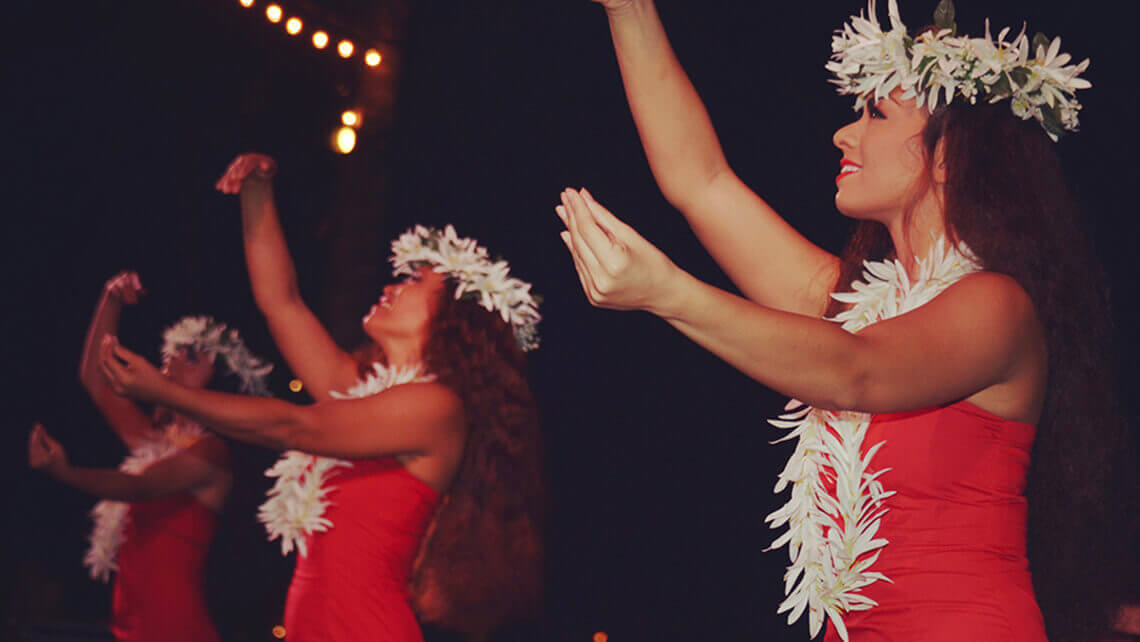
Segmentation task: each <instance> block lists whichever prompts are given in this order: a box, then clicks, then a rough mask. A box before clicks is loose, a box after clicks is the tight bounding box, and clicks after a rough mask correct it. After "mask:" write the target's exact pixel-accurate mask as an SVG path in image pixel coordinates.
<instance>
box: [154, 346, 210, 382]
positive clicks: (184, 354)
mask: <svg viewBox="0 0 1140 642" xmlns="http://www.w3.org/2000/svg"><path fill="white" fill-rule="evenodd" d="M162 374H164V375H166V378H167V379H170V380H171V381H173V382H175V383H179V384H182V385H184V386H186V387H188V388H205V387H206V384H207V383H209V382H210V379H211V378H213V376H214V360H213V359H211V358H209V357H205V356H203V355H199V354H196V353H194V352H191V351H189V350H187V349H185V348H182V349H181V350H179V351H178V352H177V353H175V355H174V356H173V357H170V358H169V359H163V360H162Z"/></svg>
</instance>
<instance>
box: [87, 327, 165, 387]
mask: <svg viewBox="0 0 1140 642" xmlns="http://www.w3.org/2000/svg"><path fill="white" fill-rule="evenodd" d="M99 365H100V366H101V367H102V369H103V376H104V377H106V378H107V383H108V384H109V385H110V386H111V389H112V390H114V391H115V392H116V393H118V394H120V395H123V396H125V397H130V398H131V399H137V400H139V401H157V398H158V395H159V393H160V392H161V390H162V387H163V386H164V385H167V384H169V383H170V381H169V380H168V379H167V378H166V377H164V376H163V374H162V373H161V372H159V370H158V368H155V367H154V366H153V365H151V363H150V362H149V361H147V360H146V359H144V358H142V357H141V356H139V355H137V354H135V353H134V352H131V351H130V350H127V349H126V348H124V347H123V346H122V345H120V344H119V340H118V339H116V338H115V337H113V336H107V337H104V339H103V345H102V346H100V347H99Z"/></svg>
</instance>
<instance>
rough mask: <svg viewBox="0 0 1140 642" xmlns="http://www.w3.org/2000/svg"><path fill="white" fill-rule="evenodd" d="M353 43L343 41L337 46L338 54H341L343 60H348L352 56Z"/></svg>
mask: <svg viewBox="0 0 1140 642" xmlns="http://www.w3.org/2000/svg"><path fill="white" fill-rule="evenodd" d="M352 50H353V46H352V42H351V41H349V40H341V41H340V44H338V45H337V46H336V52H337V53H338V54H340V57H341V58H348V57H349V56H351V55H352Z"/></svg>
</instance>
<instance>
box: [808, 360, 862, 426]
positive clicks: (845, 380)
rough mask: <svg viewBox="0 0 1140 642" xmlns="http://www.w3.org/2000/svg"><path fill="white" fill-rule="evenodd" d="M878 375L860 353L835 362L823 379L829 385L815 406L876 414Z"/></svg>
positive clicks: (823, 390)
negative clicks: (875, 392) (876, 375)
mask: <svg viewBox="0 0 1140 642" xmlns="http://www.w3.org/2000/svg"><path fill="white" fill-rule="evenodd" d="M874 375H875V370H874V368H873V367H872V365H871V363H870V360H869V359H863V358H860V357H859V355H858V351H856V354H855V355H851V356H848V357H845V358H842V359H835V360H834V361H832V365H831V366H830V367H828V369H827V370H826V376H824V377H823V380H824V381H826V384H825V385H824V386H822V387H821V390H820V394H819V395H818V397H817V398H816V399H814V400H812V401H811V404H812V405H813V406H815V407H817V408H820V409H823V410H834V411H843V410H852V411H856V412H874V411H875V409H874V405H875V404H874V396H875V394H874V389H875V383H874V382H875V376H874Z"/></svg>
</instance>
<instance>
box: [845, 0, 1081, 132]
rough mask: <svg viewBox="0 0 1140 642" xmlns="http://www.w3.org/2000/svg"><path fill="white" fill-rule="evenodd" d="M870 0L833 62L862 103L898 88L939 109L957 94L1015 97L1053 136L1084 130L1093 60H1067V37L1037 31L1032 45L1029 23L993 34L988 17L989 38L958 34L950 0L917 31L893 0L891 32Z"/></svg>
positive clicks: (1018, 110)
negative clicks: (1084, 92) (929, 26)
mask: <svg viewBox="0 0 1140 642" xmlns="http://www.w3.org/2000/svg"><path fill="white" fill-rule="evenodd" d="M868 2H869V4H868V5H867V15H866V17H864V15H863V14H862V13H860V14H859V15H858V16H852V17H851V21H850V22H849V23H848V24H845V25H843V29H841V30H839V31H836V32H835V36H834V37H833V38H832V40H831V51H832V55H831V62H829V63H827V70H828V71H830V72H832V73H834V74H835V76H836V78H835V79H834V80H832V82H833V83H835V84H836V85H838V86H839V93H840V94H854V95H855V96H856V98H855V109H856V110H859V109H862V108H863V104H864V103H865V102H867V101H868V100H879V99H882V98H885V97H886V96H887V95H888V94H890V93H891V91H892V90H894V89H896V88H898V89H901V90H902V91H903V97H904V98H915V99H916V101H917V103H918V106H919V107H921V106H922V105H923V104H926V105H927V107H928V108H929V109H930V111H932V112H933V111H934V109H935V108H936V107H937V106H938V104H939V101H940V99H941V101H942V104H946V105H949V104H950V101H951V100H953V99H954V97H955V96H961V97H963V98H965V99H966V100H968V101H970V103H971V104H974V103H975V102H977V100H978V97H979V96H980V97H981V98H982V99H983V100H986V101H987V102H990V103H994V102H998V101H999V100H1005V99H1007V98H1008V99H1009V100H1010V107H1011V108H1012V109H1013V113H1014V115H1016V116H1017V117H1019V118H1021V119H1023V120H1028V119H1030V118H1034V119H1036V120H1037V122H1039V123H1040V124H1041V126H1042V127H1044V128H1045V131H1046V133H1048V134H1049V137H1050V138H1052V139H1053V140H1054V141H1056V140H1057V139H1059V138H1060V137H1061V136H1062V135H1063V134H1064V133H1065V131H1066V130H1067V131H1077V128H1078V124H1079V123H1078V120H1077V112H1079V111H1080V109H1081V104H1080V103H1079V102H1077V100H1076V98H1074V94H1075V93H1076V91H1077V90H1078V89H1087V88H1089V87H1091V86H1092V84H1091V83H1090V82H1089V81H1087V80H1085V79H1083V78H1078V76H1079V75H1080V74H1081V73H1083V72H1084V71H1085V69H1087V68H1088V66H1089V61H1088V59H1086V60H1085V61H1084V62H1082V63H1080V64H1078V65H1070V64H1068V63H1069V61H1070V60H1072V56H1070V55H1069V54H1066V53H1060V48H1061V39H1060V38H1055V39H1053V40H1052V41H1050V40H1049V39H1048V38H1046V37H1045V36H1044V35H1042V34H1038V35H1037V36H1036V37H1034V38H1033V41H1032V46H1031V44H1030V40H1029V37H1028V36H1026V35H1025V29H1024V27H1023V28H1022V30H1021V33H1020V34H1018V36H1017V37H1016V38H1014V39H1013V40H1012V41H1007V40H1006V36H1007V35H1008V34H1009V31H1010V30H1009V28H1008V27H1007V28H1005V29H1002V31H1001V33H999V34H998V37H997V39H996V40H994V39H993V38H992V37H991V36H990V24H989V20H986V34H985V37H984V38H968V37H965V36H958V35H957V26H956V25H955V24H954V5H953V3H952V2H951V1H950V0H942V2H940V3H939V4H938V8H937V9H936V10H935V12H934V24H935V27H936V29H935V30H934V31H927V32H924V33H922V34H920V35H919V36H918V37H917V38H912V37H910V35H909V34H908V33H907V28H906V25H904V24H903V22H902V19H901V18H900V17H899V8H898V2H897V0H888V2H889V4H888V10H887V13H888V15H889V17H890V22H891V28H890V30H889V31H886V32H884V31H883V28H882V27H881V26H880V25H879V22H878V18H877V17H876V14H875V0H868ZM1031 48H1032V50H1033V53H1034V56H1033V57H1032V58H1030V56H1029V54H1030V50H1031Z"/></svg>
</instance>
